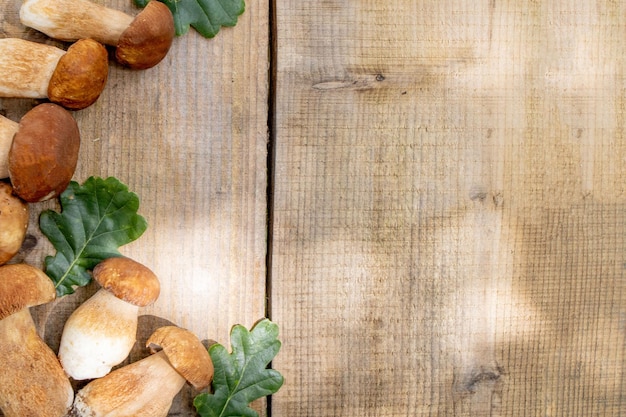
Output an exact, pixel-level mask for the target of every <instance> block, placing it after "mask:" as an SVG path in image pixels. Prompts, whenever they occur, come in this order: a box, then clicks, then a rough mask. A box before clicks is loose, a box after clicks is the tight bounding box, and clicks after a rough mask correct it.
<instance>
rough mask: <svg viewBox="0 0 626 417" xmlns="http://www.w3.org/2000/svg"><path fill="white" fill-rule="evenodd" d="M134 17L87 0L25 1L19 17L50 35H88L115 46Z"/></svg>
mask: <svg viewBox="0 0 626 417" xmlns="http://www.w3.org/2000/svg"><path fill="white" fill-rule="evenodd" d="M133 19H134V17H132V16H130V15H128V14H126V13H123V12H120V11H118V10H114V9H110V8H108V7H105V6H102V5H100V4H97V3H94V2H92V1H89V0H26V1H25V2H24V3H23V4H22V7H21V8H20V20H21V21H22V23H23V24H24V25H26V26H29V27H32V28H36V29H37V30H39V31H41V32H43V33H45V34H46V35H48V36H50V37H51V38H55V39H60V40H64V41H75V40H78V39H84V38H91V39H94V40H97V41H98V42H100V43H104V44H107V45H112V46H116V45H117V43H118V40H119V38H120V36H121V34H122V32H124V30H126V28H128V26H129V25H130V23H131V22H132V21H133Z"/></svg>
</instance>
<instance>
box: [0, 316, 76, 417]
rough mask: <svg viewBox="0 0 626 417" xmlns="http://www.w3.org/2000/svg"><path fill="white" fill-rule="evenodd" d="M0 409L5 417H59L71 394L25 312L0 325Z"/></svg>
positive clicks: (68, 385)
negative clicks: (0, 358) (0, 360)
mask: <svg viewBox="0 0 626 417" xmlns="http://www.w3.org/2000/svg"><path fill="white" fill-rule="evenodd" d="M0 355H1V356H2V358H3V359H2V360H3V366H1V367H0V408H1V409H2V412H3V413H4V415H5V417H24V416H31V417H36V416H41V417H44V416H45V417H60V416H65V415H66V413H67V410H68V409H69V407H70V406H71V404H72V400H73V398H74V392H73V390H72V386H71V384H70V382H69V379H68V378H67V376H66V375H65V373H64V372H63V369H62V368H61V365H60V364H59V362H58V360H57V358H56V356H55V354H54V352H53V351H52V350H51V349H50V348H49V347H48V345H46V343H45V342H44V341H43V340H42V339H41V338H40V337H39V335H38V334H37V331H36V328H35V324H34V322H33V319H32V317H31V315H30V312H29V310H28V308H24V309H22V310H20V311H19V312H17V313H14V314H12V315H10V316H8V317H6V318H4V319H3V320H1V321H0Z"/></svg>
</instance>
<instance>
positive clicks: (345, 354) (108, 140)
mask: <svg viewBox="0 0 626 417" xmlns="http://www.w3.org/2000/svg"><path fill="white" fill-rule="evenodd" d="M99 2H100V3H103V4H106V5H108V6H111V7H115V8H118V9H121V10H124V11H127V12H128V13H131V14H132V13H135V12H136V9H135V8H134V6H133V5H132V3H131V2H130V0H100V1H99ZM0 5H1V7H2V8H1V9H0V13H1V14H0V29H1V31H2V32H1V33H0V36H3V37H10V36H18V37H24V38H27V39H31V40H37V41H41V42H48V43H51V41H49V40H48V39H46V38H45V36H42V35H41V34H38V33H36V32H34V31H32V30H27V29H26V28H24V27H22V26H21V25H20V24H19V20H18V18H17V10H18V9H19V5H20V1H19V0H1V1H0ZM625 15H626V3H624V2H620V1H582V2H580V1H570V0H563V1H555V2H548V1H545V2H541V1H531V2H517V1H499V0H489V1H486V0H485V1H478V2H474V1H463V0H459V1H449V0H443V1H403V0H390V1H377V0H368V1H339V0H329V1H319V2H318V1H301V0H298V1H296V0H276V1H271V2H270V1H266V0H260V1H249V2H248V4H247V9H246V12H245V13H244V14H243V15H242V16H241V18H240V21H239V23H238V25H237V26H236V27H234V28H228V29H223V30H222V31H221V32H220V33H219V35H218V36H217V37H216V38H214V39H212V40H206V39H203V38H201V37H200V36H198V35H197V34H196V33H194V32H193V31H192V32H190V33H189V34H187V35H185V36H183V37H180V38H177V39H176V40H175V42H174V45H173V47H172V50H171V52H170V54H169V55H168V57H167V58H166V60H165V61H163V62H162V63H161V64H159V65H158V66H157V67H156V68H153V69H151V70H148V71H144V72H133V71H129V70H125V69H122V68H120V67H118V66H116V65H112V67H111V73H110V77H109V82H108V85H107V88H106V89H105V91H104V93H103V94H102V96H101V98H100V99H99V100H98V102H97V103H96V104H95V105H93V106H92V107H90V108H88V109H85V110H82V111H79V112H76V113H75V117H76V119H77V121H78V123H79V127H80V128H81V132H82V134H83V142H82V148H81V155H80V162H79V167H78V170H77V172H76V176H75V177H76V179H77V180H79V181H80V180H83V179H85V178H87V177H88V176H90V175H99V176H110V175H111V176H115V177H117V178H119V179H120V180H122V181H123V182H125V183H127V184H128V185H129V187H130V188H131V189H132V190H134V191H135V192H137V194H138V195H139V196H140V198H141V201H142V204H141V208H140V213H141V214H143V215H144V216H145V217H146V218H147V220H148V222H149V227H148V230H147V232H146V233H145V235H144V236H142V237H141V238H140V239H139V240H138V241H136V242H134V243H133V244H131V245H128V246H127V247H123V248H122V252H123V253H124V254H126V255H128V256H131V257H133V258H135V259H137V260H139V261H141V262H143V263H145V264H146V265H149V266H150V267H151V268H152V269H153V270H154V271H155V272H156V273H157V274H158V275H159V277H160V278H161V280H162V285H163V292H162V296H161V297H160V299H159V300H158V301H157V303H156V304H155V305H154V306H152V307H149V308H146V309H144V310H143V311H142V313H143V314H145V315H146V316H147V317H145V318H144V320H143V322H142V323H143V325H142V326H143V327H142V329H143V330H142V331H143V332H144V333H145V332H147V331H148V329H150V328H152V327H154V326H155V325H156V324H158V323H161V322H162V320H167V321H171V322H173V323H176V324H178V325H180V326H183V327H186V328H188V329H191V330H193V331H194V332H196V333H197V334H198V335H199V336H200V337H201V338H207V339H215V340H218V341H220V342H223V343H227V342H228V332H229V330H230V327H231V326H232V325H233V324H236V323H241V324H244V325H246V326H248V327H249V326H251V325H252V324H253V323H254V322H255V321H256V320H258V319H259V318H261V317H263V316H266V315H269V316H270V317H271V318H272V320H273V321H275V322H276V323H277V324H278V325H279V326H280V330H281V340H282V341H283V348H282V350H281V352H280V354H279V355H278V357H277V358H276V360H275V361H274V362H273V367H274V368H276V369H278V370H279V371H281V372H282V373H283V375H284V376H285V380H286V382H285V385H284V386H283V388H282V389H281V391H280V392H279V393H278V394H277V395H274V396H273V397H272V400H271V402H269V406H270V407H269V408H270V413H271V415H272V416H273V417H287V416H289V417H292V416H299V417H305V416H380V417H392V416H393V417H396V416H407V417H409V416H410V417H414V416H433V415H438V416H453V415H454V416H472V417H474V416H510V417H517V416H523V415H529V416H531V415H532V416H535V415H542V416H592V415H593V416H618V415H622V414H626V398H625V396H624V392H625V391H626V369H625V360H626V285H625V279H626V278H625V272H626V259H625V254H626V214H625V213H626V138H625V136H626V118H625V117H624V112H625V111H626V74H625V71H624V64H625V63H626V58H625V56H626V54H625V52H626V51H625V45H626V43H625V42H624V39H626V23H625V22H626V21H625V20H624V16H625ZM32 105H33V101H32V100H15V99H2V100H0V111H1V112H2V113H3V114H5V115H7V116H8V117H10V118H14V119H17V118H19V117H20V116H21V114H23V113H24V112H25V111H26V110H27V109H28V108H30V107H31V106H32ZM268 151H269V152H268ZM268 191H269V192H268ZM50 205H51V204H41V205H40V206H38V207H37V210H35V211H34V212H33V217H32V220H33V221H32V222H31V223H33V226H32V227H31V230H29V232H30V233H31V234H32V236H33V238H34V239H36V245H35V246H34V247H32V248H30V249H29V250H28V251H24V252H23V253H21V254H20V255H19V256H18V260H25V261H27V262H30V263H33V264H41V262H42V260H43V256H44V254H46V253H47V251H49V247H48V245H47V242H46V241H45V239H44V238H42V237H41V235H40V234H39V233H38V231H37V229H36V216H37V212H38V210H39V211H40V210H41V209H43V208H48V207H49V206H50ZM92 291H93V288H91V287H90V288H87V289H86V290H84V291H80V292H79V293H77V294H76V295H75V296H71V297H67V299H64V300H61V301H59V302H57V303H56V304H54V305H53V306H48V307H46V308H41V309H37V310H36V318H37V320H38V323H39V325H40V329H41V331H42V333H43V334H45V336H46V338H47V340H48V341H49V342H50V343H51V345H53V346H54V344H55V343H58V341H57V339H58V334H59V326H60V323H62V321H63V319H64V317H67V315H68V314H69V312H71V310H72V309H73V308H74V307H75V306H76V305H77V303H78V302H80V301H81V300H82V299H84V297H86V296H87V295H88V294H89V293H90V292H92ZM137 354H138V355H140V354H141V353H137ZM191 394H192V393H190V392H189V390H187V392H185V393H183V394H182V395H181V396H180V398H179V400H178V401H177V404H176V405H175V408H174V409H173V410H172V414H171V415H193V413H192V411H191V408H190V407H189V404H188V402H189V398H190V396H191ZM265 408H266V407H265V403H264V402H260V403H259V404H257V409H259V410H260V411H261V413H262V414H265V413H266V411H265Z"/></svg>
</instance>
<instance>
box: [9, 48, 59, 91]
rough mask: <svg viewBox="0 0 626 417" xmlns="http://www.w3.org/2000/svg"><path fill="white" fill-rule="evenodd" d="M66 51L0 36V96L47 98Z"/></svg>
mask: <svg viewBox="0 0 626 417" xmlns="http://www.w3.org/2000/svg"><path fill="white" fill-rule="evenodd" d="M63 55H65V51H64V50H62V49H60V48H57V47H55V46H52V45H46V44H41V43H37V42H30V41H26V40H23V39H18V38H4V39H0V74H1V75H2V76H0V97H23V98H46V97H48V85H49V84H50V79H51V78H52V74H53V73H54V70H55V68H56V67H57V64H58V63H59V60H60V59H61V57H62V56H63Z"/></svg>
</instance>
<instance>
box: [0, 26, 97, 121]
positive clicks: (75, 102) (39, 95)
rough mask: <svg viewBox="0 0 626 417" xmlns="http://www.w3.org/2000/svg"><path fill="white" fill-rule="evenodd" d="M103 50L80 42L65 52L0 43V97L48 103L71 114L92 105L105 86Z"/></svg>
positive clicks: (13, 40)
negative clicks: (41, 100)
mask: <svg viewBox="0 0 626 417" xmlns="http://www.w3.org/2000/svg"><path fill="white" fill-rule="evenodd" d="M108 64H109V63H108V54H107V51H106V48H105V47H104V46H103V45H102V44H100V43H99V42H96V41H95V40H93V39H81V40H79V41H78V42H76V43H74V44H72V45H71V46H70V47H69V48H68V49H67V51H65V50H63V49H60V48H57V47H56V46H52V45H46V44H42V43H37V42H31V41H27V40H23V39H17V38H5V39H0V74H1V75H2V76H1V77H0V97H20V98H35V99H45V98H47V99H49V100H50V101H51V102H53V103H57V104H59V105H61V106H63V107H66V108H68V109H71V110H80V109H84V108H85V107H88V106H90V105H91V104H93V103H94V102H95V101H96V100H97V99H98V97H100V93H102V90H103V89H104V86H105V84H106V81H107V78H108V74H109V65H108Z"/></svg>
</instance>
